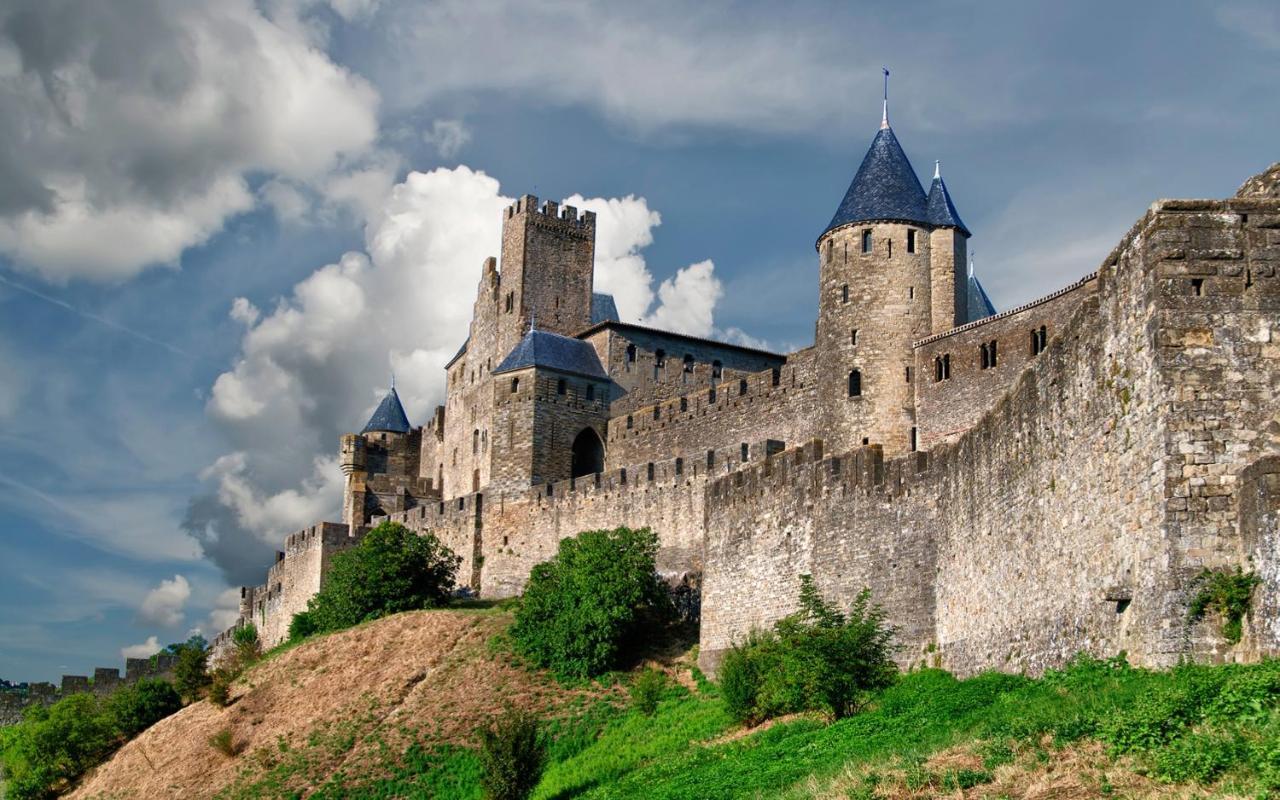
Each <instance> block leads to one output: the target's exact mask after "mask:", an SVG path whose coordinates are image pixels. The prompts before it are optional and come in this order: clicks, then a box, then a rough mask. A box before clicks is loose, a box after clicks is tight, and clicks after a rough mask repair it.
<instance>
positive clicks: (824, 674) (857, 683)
mask: <svg viewBox="0 0 1280 800" xmlns="http://www.w3.org/2000/svg"><path fill="white" fill-rule="evenodd" d="M799 601H800V610H799V611H797V612H796V613H795V614H792V615H790V616H788V617H785V618H783V619H781V620H779V621H778V622H777V623H776V624H775V625H774V628H773V630H772V631H769V632H754V633H753V634H752V635H751V636H750V637H749V638H748V639H747V641H746V643H744V644H742V645H739V646H736V647H734V648H732V649H731V650H730V651H729V652H728V653H727V654H726V655H725V658H724V661H723V662H722V663H721V666H720V681H721V691H722V693H723V696H724V701H725V707H726V710H727V711H728V712H729V713H730V715H731V716H733V717H734V718H735V719H737V720H739V721H740V722H747V723H755V722H758V721H760V720H763V719H768V718H769V717H774V716H778V715H780V714H785V713H789V712H794V711H806V710H823V711H826V712H827V713H829V714H830V715H831V716H833V717H835V718H837V719H839V718H841V717H846V716H849V715H850V714H854V713H856V712H857V711H858V710H859V709H860V708H861V707H862V705H863V704H864V703H865V701H866V699H867V697H868V696H869V695H870V694H871V693H872V692H875V691H877V690H880V689H883V688H885V687H887V686H889V685H891V684H892V683H893V681H894V679H895V677H896V675H897V666H896V665H895V664H894V662H893V659H892V658H891V655H892V653H893V636H894V630H893V628H892V627H890V626H889V625H887V624H886V622H885V614H884V610H883V609H881V608H880V607H879V606H876V605H874V604H872V602H871V593H870V592H869V591H867V590H863V591H862V592H861V593H860V594H859V595H858V597H857V599H856V600H854V603H853V606H852V607H851V608H850V610H849V612H848V613H847V614H846V613H844V612H842V611H840V609H839V608H837V607H836V606H835V605H833V604H831V603H828V602H826V601H824V600H823V599H822V596H821V595H820V594H819V593H818V590H817V587H816V586H815V585H814V583H813V578H812V577H811V576H809V575H802V576H800V598H799Z"/></svg>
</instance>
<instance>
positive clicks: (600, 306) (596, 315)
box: [591, 292, 619, 325]
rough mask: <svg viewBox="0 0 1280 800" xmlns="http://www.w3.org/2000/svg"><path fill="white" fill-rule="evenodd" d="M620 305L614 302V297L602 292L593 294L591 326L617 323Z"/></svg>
mask: <svg viewBox="0 0 1280 800" xmlns="http://www.w3.org/2000/svg"><path fill="white" fill-rule="evenodd" d="M618 319H619V317H618V304H617V303H615V302H613V295H611V294H602V293H600V292H592V293H591V324H592V325H598V324H599V323H601V322H617V321H618Z"/></svg>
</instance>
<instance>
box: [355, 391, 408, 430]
mask: <svg viewBox="0 0 1280 800" xmlns="http://www.w3.org/2000/svg"><path fill="white" fill-rule="evenodd" d="M371 431H385V432H387V433H408V432H409V417H407V416H406V415H405V413H404V406H402V405H401V404H400V395H398V394H396V387H394V386H392V387H391V391H389V392H387V395H386V397H383V398H382V402H381V403H378V407H377V409H375V410H374V412H373V416H372V417H369V421H368V422H367V423H365V426H364V430H362V431H360V432H361V433H369V432H371Z"/></svg>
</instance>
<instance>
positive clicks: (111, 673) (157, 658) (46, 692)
mask: <svg viewBox="0 0 1280 800" xmlns="http://www.w3.org/2000/svg"><path fill="white" fill-rule="evenodd" d="M176 664H177V658H175V657H174V656H172V655H169V654H166V653H157V654H156V655H154V656H152V657H151V658H130V659H126V660H125V677H124V678H121V677H120V670H119V669H118V668H113V667H97V668H95V669H94V671H93V678H92V679H90V678H89V677H88V676H87V675H63V676H62V682H61V683H60V684H59V685H57V686H55V685H54V684H52V683H44V682H42V683H32V684H29V685H18V686H10V685H6V686H5V687H4V688H2V689H0V727H3V726H5V725H13V724H16V723H18V722H21V721H22V715H23V712H24V711H25V710H26V708H27V707H28V706H33V705H46V706H47V705H52V704H53V703H56V702H57V701H59V700H61V699H62V698H64V697H67V696H69V695H72V694H84V693H87V692H92V693H93V694H95V695H97V696H99V697H108V696H110V695H111V694H112V693H113V692H115V691H116V690H117V689H120V688H121V687H124V686H131V685H133V684H134V683H137V682H138V681H139V680H142V679H143V678H166V679H171V678H172V677H173V668H174V666H175V665H176Z"/></svg>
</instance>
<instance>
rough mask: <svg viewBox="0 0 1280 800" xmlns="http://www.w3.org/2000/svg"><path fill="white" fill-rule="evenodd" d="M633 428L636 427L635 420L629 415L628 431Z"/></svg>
mask: <svg viewBox="0 0 1280 800" xmlns="http://www.w3.org/2000/svg"><path fill="white" fill-rule="evenodd" d="M633 427H635V420H634V419H632V418H631V415H630V414H628V415H627V430H631V429H632V428H633Z"/></svg>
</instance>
